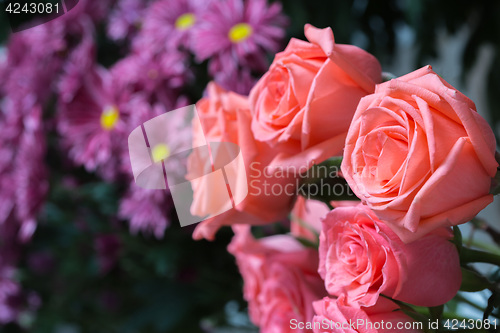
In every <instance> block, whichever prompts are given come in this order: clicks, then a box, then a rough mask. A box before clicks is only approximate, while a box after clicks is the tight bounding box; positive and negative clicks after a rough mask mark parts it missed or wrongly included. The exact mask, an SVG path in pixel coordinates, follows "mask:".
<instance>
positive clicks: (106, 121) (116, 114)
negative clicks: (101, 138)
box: [101, 105, 120, 131]
mask: <svg viewBox="0 0 500 333" xmlns="http://www.w3.org/2000/svg"><path fill="white" fill-rule="evenodd" d="M118 120H120V111H119V110H118V108H117V107H116V106H114V105H113V106H108V107H106V108H105V109H104V111H103V112H102V113H101V127H102V128H104V129H105V130H107V131H110V130H112V129H114V128H115V127H116V124H117V123H118Z"/></svg>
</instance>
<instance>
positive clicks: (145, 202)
mask: <svg viewBox="0 0 500 333" xmlns="http://www.w3.org/2000/svg"><path fill="white" fill-rule="evenodd" d="M132 183H133V181H132ZM171 208H172V199H171V198H170V195H169V191H168V190H146V189H143V188H140V187H138V186H137V185H135V184H132V185H131V186H130V189H129V192H128V193H127V195H126V196H125V197H124V198H123V200H122V202H121V203H120V209H119V216H120V217H121V218H123V219H126V220H128V221H129V224H130V231H131V232H132V233H133V234H137V233H138V232H139V231H141V232H143V233H145V234H153V235H154V236H155V237H156V238H158V239H160V238H162V237H163V234H164V233H165V229H166V228H167V227H168V226H169V225H170V218H169V215H170V213H171Z"/></svg>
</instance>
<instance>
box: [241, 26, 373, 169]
mask: <svg viewBox="0 0 500 333" xmlns="http://www.w3.org/2000/svg"><path fill="white" fill-rule="evenodd" d="M305 35H306V37H307V39H308V40H309V41H310V43H308V42H306V41H302V40H298V39H291V40H290V43H289V44H288V46H287V48H286V49H285V50H284V51H283V52H281V53H278V54H277V55H276V57H275V59H274V61H273V63H272V64H271V67H270V69H269V71H268V72H267V73H266V74H265V75H264V76H263V77H262V78H261V79H260V80H259V81H258V82H257V84H256V85H255V87H254V88H253V89H252V91H251V92H250V106H251V111H252V115H253V121H252V130H253V132H254V134H255V137H256V138H257V140H260V141H265V142H267V143H269V144H270V145H272V146H276V145H278V144H279V145H280V149H281V152H280V154H279V155H278V157H277V158H276V159H275V161H273V165H286V166H291V165H293V166H297V167H298V166H301V165H305V164H306V163H308V162H310V161H313V160H315V161H316V162H321V161H323V160H325V159H327V158H329V157H331V156H334V155H340V154H341V153H342V148H343V147H344V142H345V137H346V134H347V130H348V128H349V124H350V123H351V120H352V116H353V115H354V112H355V110H356V106H357V105H358V102H359V100H360V99H361V97H363V96H365V95H367V94H371V93H373V91H374V88H375V84H376V83H378V82H380V80H381V67H380V64H379V62H378V61H377V59H376V58H375V57H373V56H372V55H371V54H369V53H367V52H365V51H363V50H362V49H360V48H358V47H356V46H352V45H342V44H335V40H334V38H333V33H332V30H331V29H330V28H326V29H317V28H315V27H313V26H311V25H309V24H307V25H306V26H305Z"/></svg>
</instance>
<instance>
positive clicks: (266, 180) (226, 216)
mask: <svg viewBox="0 0 500 333" xmlns="http://www.w3.org/2000/svg"><path fill="white" fill-rule="evenodd" d="M207 92H208V94H207V96H206V97H205V98H203V99H201V100H200V101H199V102H198V103H197V104H196V108H197V111H198V115H199V119H200V122H198V123H197V122H195V123H194V124H193V125H194V126H193V127H194V135H193V141H194V147H197V146H200V145H201V144H203V142H204V140H205V138H206V141H207V142H232V143H234V144H237V145H238V146H239V148H240V149H241V154H242V156H243V161H244V167H245V171H246V174H245V173H242V174H235V175H233V176H234V177H236V178H237V179H236V181H235V184H236V189H235V190H234V192H232V194H233V198H234V195H235V193H237V192H238V190H239V188H242V187H244V188H245V189H246V188H248V194H247V195H246V197H244V199H243V200H242V201H241V202H240V203H238V204H236V205H235V206H234V208H232V209H230V210H228V211H226V212H224V213H222V214H220V215H217V213H218V212H220V211H224V206H225V205H227V204H228V202H227V200H225V201H224V200H220V198H224V196H223V195H218V193H219V192H221V191H223V192H225V193H227V189H226V188H224V187H221V186H220V185H218V184H214V185H211V184H209V183H207V182H204V181H196V182H194V181H193V182H192V184H193V192H194V201H193V204H192V205H191V212H192V214H194V215H198V216H202V217H203V216H206V215H212V216H213V217H210V218H208V219H206V220H204V221H203V222H201V223H200V224H199V225H198V226H197V227H196V230H195V232H194V234H193V237H194V238H195V239H200V238H207V239H213V238H214V235H215V233H216V232H217V230H218V229H219V228H220V227H221V226H223V225H232V224H235V223H249V224H254V225H257V224H266V223H270V222H276V221H279V220H281V219H284V218H286V217H287V215H288V213H289V212H290V210H291V209H292V206H293V202H294V199H295V195H294V193H295V191H294V190H293V188H294V187H295V185H294V183H293V180H292V179H290V178H289V177H288V176H287V175H283V174H282V175H280V176H274V175H271V174H270V173H268V172H267V171H266V168H267V166H268V165H269V162H270V161H271V160H272V158H273V157H274V156H275V155H276V154H277V150H276V149H271V148H269V147H268V146H267V145H266V144H265V143H262V142H259V141H256V140H255V139H254V137H253V134H252V132H251V129H250V126H251V116H250V111H249V109H248V100H247V98H246V97H245V96H242V95H239V94H236V93H233V92H230V91H226V90H224V89H223V88H221V87H219V86H218V85H217V84H215V83H213V82H212V83H210V84H209V85H208V87H207ZM200 127H201V128H200ZM210 163H211V158H209V156H205V157H203V156H197V155H196V154H193V155H192V156H190V161H189V163H188V172H189V173H192V174H205V173H206V172H205V171H200V169H202V170H206V169H207V165H208V169H210V168H211V166H210ZM209 171H210V170H209ZM243 183H244V184H245V185H246V186H243ZM287 185H290V186H291V187H292V188H291V189H289V190H287V191H284V190H283V189H284V188H285V187H286V186H287ZM273 188H277V189H279V190H280V191H272V190H271V189H273ZM226 196H227V194H226ZM229 204H230V202H229ZM215 215H217V216H215Z"/></svg>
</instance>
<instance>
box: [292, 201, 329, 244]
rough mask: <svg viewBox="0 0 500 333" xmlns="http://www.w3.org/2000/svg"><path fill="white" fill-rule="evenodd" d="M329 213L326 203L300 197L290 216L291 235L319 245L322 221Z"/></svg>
mask: <svg viewBox="0 0 500 333" xmlns="http://www.w3.org/2000/svg"><path fill="white" fill-rule="evenodd" d="M329 211H330V209H329V208H328V206H327V205H326V204H325V203H323V202H321V201H317V200H308V199H306V198H304V197H303V196H299V197H298V198H297V201H296V202H295V205H294V206H293V210H292V213H291V216H290V233H291V234H292V235H293V236H294V237H299V238H303V239H305V240H309V241H311V242H313V243H317V242H318V236H319V233H320V231H321V219H322V218H323V217H325V215H326V214H328V212H329Z"/></svg>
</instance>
